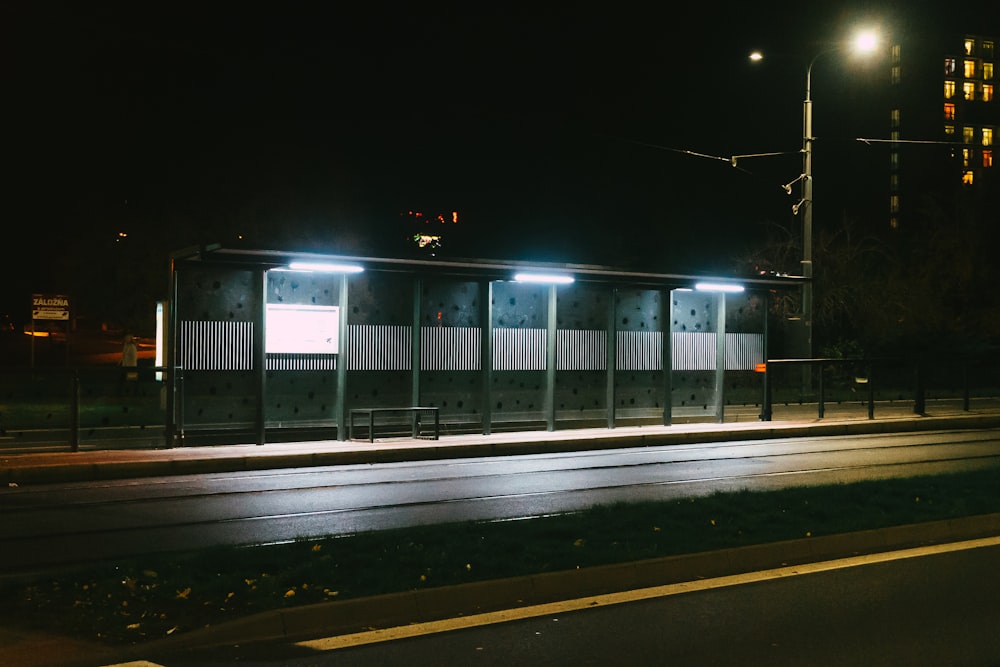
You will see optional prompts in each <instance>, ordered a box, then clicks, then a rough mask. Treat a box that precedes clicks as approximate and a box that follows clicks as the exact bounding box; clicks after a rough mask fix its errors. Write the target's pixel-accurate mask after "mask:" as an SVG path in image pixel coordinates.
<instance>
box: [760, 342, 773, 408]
mask: <svg viewBox="0 0 1000 667" xmlns="http://www.w3.org/2000/svg"><path fill="white" fill-rule="evenodd" d="M772 414H773V413H772V412H771V364H770V362H768V360H767V356H766V355H765V357H764V402H763V404H761V412H760V420H761V421H765V422H769V421H771V416H772Z"/></svg>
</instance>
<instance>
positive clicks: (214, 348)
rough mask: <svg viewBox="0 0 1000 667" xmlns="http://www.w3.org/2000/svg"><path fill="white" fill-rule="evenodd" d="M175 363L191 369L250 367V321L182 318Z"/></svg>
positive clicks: (251, 364) (247, 369)
mask: <svg viewBox="0 0 1000 667" xmlns="http://www.w3.org/2000/svg"><path fill="white" fill-rule="evenodd" d="M178 333H179V341H178V345H177V364H178V365H179V366H181V367H182V368H184V369H185V370H191V371H249V370H253V367H254V364H253V322H228V321H212V320H185V321H182V322H181V323H180V325H179V331H178Z"/></svg>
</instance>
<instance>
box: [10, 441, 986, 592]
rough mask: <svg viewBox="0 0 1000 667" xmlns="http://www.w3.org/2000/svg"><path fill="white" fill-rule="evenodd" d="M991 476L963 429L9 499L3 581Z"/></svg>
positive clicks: (309, 472) (243, 475)
mask: <svg viewBox="0 0 1000 667" xmlns="http://www.w3.org/2000/svg"><path fill="white" fill-rule="evenodd" d="M997 465H1000V434H998V433H997V432H996V431H993V430H983V431H977V430H963V431H941V432H920V433H903V434H883V435H867V436H844V437H821V438H789V439H781V440H760V441H738V442H719V443H711V444H697V445H693V444H692V445H670V446H664V447H641V448H632V449H614V450H597V451H587V452H572V453H558V454H554V453H553V454H535V455H524V456H508V457H489V458H476V459H450V460H444V461H415V462H406V463H385V464H375V465H344V466H331V467H314V468H299V469H282V470H269V471H256V472H240V473H219V474H211V475H191V476H171V477H152V478H145V479H126V480H116V481H102V482H80V483H72V484H48V485H44V486H25V487H13V488H4V489H0V514H2V516H3V517H4V521H3V523H2V526H0V571H3V572H6V573H17V572H25V571H31V570H37V569H42V568H47V567H65V566H70V565H74V564H78V563H85V562H88V561H93V560H99V559H109V558H116V557H122V556H130V555H138V554H141V553H152V552H162V551H173V550H187V549H199V548H204V547H208V546H212V545H219V544H262V543H272V542H280V541H286V540H294V539H298V538H302V537H309V536H324V535H333V534H348V533H354V532H361V531H370V530H381V529H388V528H394V527H400V526H412V525H426V524H433V523H442V522H447V521H466V520H487V519H497V518H514V517H528V516H538V515H542V514H551V513H557V512H566V511H572V510H575V509H580V508H584V507H590V506H593V505H595V504H602V503H612V502H616V501H623V500H627V501H638V500H651V499H668V498H675V497H690V496H696V495H702V494H708V493H712V492H714V491H717V490H732V489H740V488H752V489H767V488H776V487H782V486H789V485H805V484H822V483H832V482H845V481H857V480H864V479H879V478H888V477H901V476H910V475H913V474H918V473H930V472H944V471H956V470H969V469H974V468H981V467H986V466H997Z"/></svg>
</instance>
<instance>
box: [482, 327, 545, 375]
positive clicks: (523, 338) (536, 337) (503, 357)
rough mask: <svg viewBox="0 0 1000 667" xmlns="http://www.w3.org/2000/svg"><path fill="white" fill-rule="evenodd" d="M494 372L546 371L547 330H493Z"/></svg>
mask: <svg viewBox="0 0 1000 667" xmlns="http://www.w3.org/2000/svg"><path fill="white" fill-rule="evenodd" d="M492 334H493V370H495V371H544V370H545V346H546V341H547V339H548V331H547V330H545V329H493V331H492Z"/></svg>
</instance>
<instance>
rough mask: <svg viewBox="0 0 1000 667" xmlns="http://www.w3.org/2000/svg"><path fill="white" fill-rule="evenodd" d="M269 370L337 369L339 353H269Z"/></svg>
mask: <svg viewBox="0 0 1000 667" xmlns="http://www.w3.org/2000/svg"><path fill="white" fill-rule="evenodd" d="M267 370H269V371H335V370H337V355H335V354H269V355H267Z"/></svg>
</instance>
